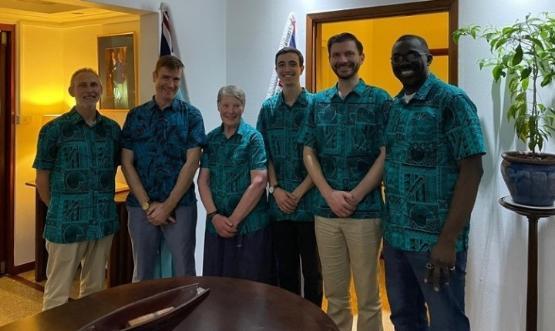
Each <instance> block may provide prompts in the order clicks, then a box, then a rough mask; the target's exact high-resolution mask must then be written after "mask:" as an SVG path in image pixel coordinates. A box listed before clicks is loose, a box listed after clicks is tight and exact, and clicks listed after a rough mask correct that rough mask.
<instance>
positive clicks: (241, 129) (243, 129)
mask: <svg viewBox="0 0 555 331" xmlns="http://www.w3.org/2000/svg"><path fill="white" fill-rule="evenodd" d="M247 131H248V128H247V123H245V121H243V119H242V118H241V122H239V127H238V128H237V130H235V133H234V134H233V136H234V135H236V134H238V135H240V136H244V135H245V134H246V133H247ZM220 134H221V135H222V136H224V137H225V135H224V124H223V123H222V124H221V125H220ZM233 136H231V137H233ZM231 137H229V138H231Z"/></svg>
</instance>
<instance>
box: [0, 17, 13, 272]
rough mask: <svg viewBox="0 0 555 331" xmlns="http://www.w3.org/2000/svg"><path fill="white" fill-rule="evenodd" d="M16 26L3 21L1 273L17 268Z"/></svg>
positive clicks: (0, 52)
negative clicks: (15, 159) (15, 211)
mask: <svg viewBox="0 0 555 331" xmlns="http://www.w3.org/2000/svg"><path fill="white" fill-rule="evenodd" d="M14 73H15V27H14V26H13V25H4V24H0V77H1V78H0V146H1V147H0V274H3V273H5V272H9V271H11V270H9V269H10V268H12V267H13V246H14V238H13V210H14V209H13V203H12V202H13V186H14V166H13V164H14V162H13V160H14V132H15V127H14V125H15V118H14V115H15V108H14V107H15V88H14V79H15V76H14Z"/></svg>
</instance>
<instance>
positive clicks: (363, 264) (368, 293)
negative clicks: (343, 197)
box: [315, 216, 383, 331]
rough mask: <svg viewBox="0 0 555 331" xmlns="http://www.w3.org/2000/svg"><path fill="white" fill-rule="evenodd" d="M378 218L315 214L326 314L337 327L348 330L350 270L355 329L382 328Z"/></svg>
mask: <svg viewBox="0 0 555 331" xmlns="http://www.w3.org/2000/svg"><path fill="white" fill-rule="evenodd" d="M380 223H381V221H380V219H353V218H325V217H320V216H316V217H315V230H316V241H317V243H318V251H319V253H320V260H321V262H322V276H323V279H324V294H325V296H326V297H327V298H328V315H329V316H330V318H331V319H332V320H333V321H334V322H335V324H337V327H338V328H339V330H341V331H351V330H352V325H353V314H352V312H351V305H350V294H349V284H350V280H351V273H352V276H353V280H354V285H355V292H356V296H357V303H358V321H357V330H359V331H382V330H383V327H382V315H381V302H380V292H379V284H378V256H379V252H380V246H381V239H382V230H381V225H380Z"/></svg>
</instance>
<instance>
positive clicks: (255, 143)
mask: <svg viewBox="0 0 555 331" xmlns="http://www.w3.org/2000/svg"><path fill="white" fill-rule="evenodd" d="M249 151H250V164H249V169H250V170H264V169H266V162H267V158H266V150H265V148H264V140H263V139H262V134H261V133H260V132H258V131H256V132H255V133H254V134H253V135H252V136H251V138H250V142H249Z"/></svg>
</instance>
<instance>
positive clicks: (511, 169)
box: [501, 152, 555, 206]
mask: <svg viewBox="0 0 555 331" xmlns="http://www.w3.org/2000/svg"><path fill="white" fill-rule="evenodd" d="M502 157H503V161H502V162H501V174H502V175H503V179H504V180H505V184H507V187H508V188H509V192H510V193H511V197H512V198H513V201H514V202H516V203H519V204H522V205H530V206H552V205H553V202H554V201H555V155H553V154H548V153H537V154H534V153H524V152H506V153H503V155H502Z"/></svg>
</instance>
